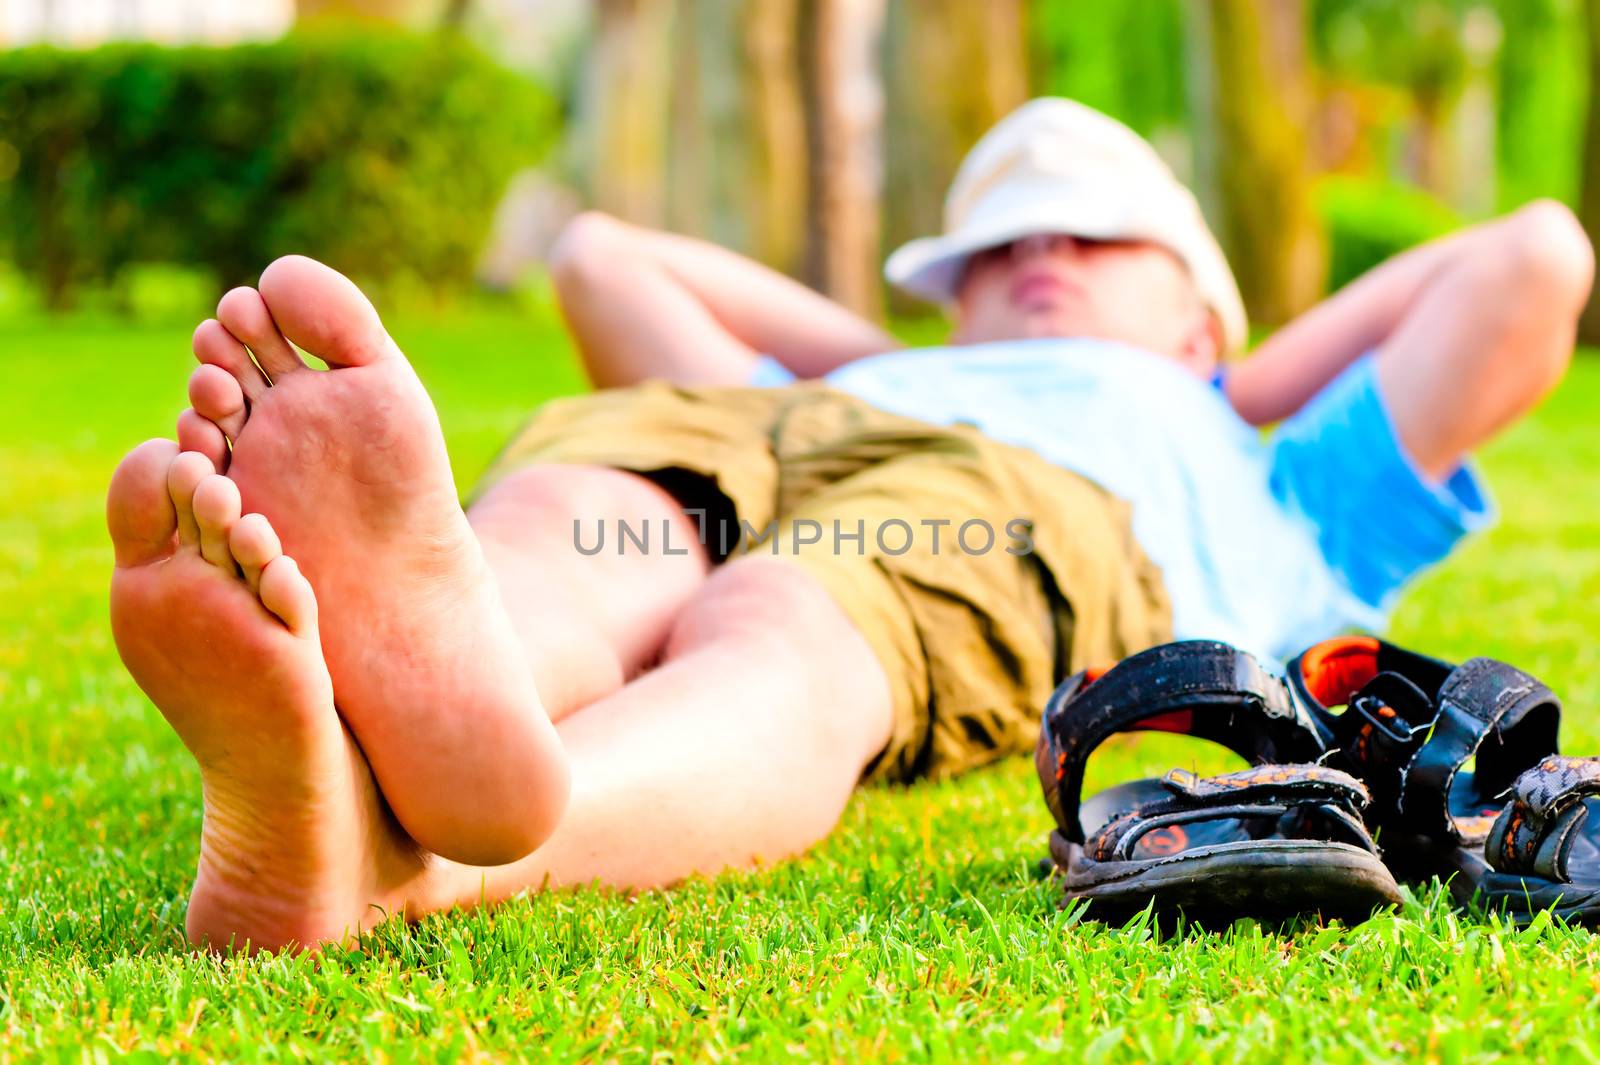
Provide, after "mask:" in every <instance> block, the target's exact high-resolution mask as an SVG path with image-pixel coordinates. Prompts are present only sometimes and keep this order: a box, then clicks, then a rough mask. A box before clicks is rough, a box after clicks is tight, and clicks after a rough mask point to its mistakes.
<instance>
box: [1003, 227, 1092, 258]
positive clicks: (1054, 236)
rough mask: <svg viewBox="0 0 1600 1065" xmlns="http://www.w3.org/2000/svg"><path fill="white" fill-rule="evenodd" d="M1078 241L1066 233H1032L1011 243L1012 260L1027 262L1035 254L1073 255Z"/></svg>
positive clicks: (1075, 252)
mask: <svg viewBox="0 0 1600 1065" xmlns="http://www.w3.org/2000/svg"><path fill="white" fill-rule="evenodd" d="M1077 250H1078V242H1077V241H1076V240H1075V239H1074V238H1073V237H1072V236H1070V235H1069V234H1066V233H1034V234H1032V235H1031V236H1026V237H1021V238H1019V239H1017V240H1015V241H1012V243H1011V258H1012V261H1013V262H1018V263H1023V262H1027V261H1028V260H1029V259H1032V258H1034V257H1036V256H1046V255H1075V254H1077Z"/></svg>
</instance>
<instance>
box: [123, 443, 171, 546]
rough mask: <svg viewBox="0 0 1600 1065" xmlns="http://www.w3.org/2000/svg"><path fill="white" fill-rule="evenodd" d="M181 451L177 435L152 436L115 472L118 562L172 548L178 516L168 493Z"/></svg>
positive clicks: (131, 452) (129, 455)
mask: <svg viewBox="0 0 1600 1065" xmlns="http://www.w3.org/2000/svg"><path fill="white" fill-rule="evenodd" d="M177 454H178V445H176V444H174V443H173V442H172V441H171V440H147V441H145V442H144V443H142V444H140V445H139V446H138V447H136V448H134V449H133V450H132V451H130V452H129V453H128V457H127V458H125V459H123V460H122V463H121V464H120V465H119V466H118V467H117V472H116V473H114V474H112V475H111V490H110V491H109V492H107V493H106V528H108V529H109V530H110V531H111V543H112V545H113V546H114V547H115V548H116V553H117V565H119V566H140V565H143V564H145V563H146V562H153V561H155V560H156V559H158V558H165V557H167V556H168V555H170V554H171V553H172V536H173V534H174V533H176V532H177V531H178V516H177V512H176V511H175V510H174V509H173V506H172V497H171V496H169V495H168V494H167V470H168V468H169V467H170V466H171V465H172V460H173V458H174V457H175V456H176V455H177Z"/></svg>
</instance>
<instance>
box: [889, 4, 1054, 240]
mask: <svg viewBox="0 0 1600 1065" xmlns="http://www.w3.org/2000/svg"><path fill="white" fill-rule="evenodd" d="M1024 21H1025V19H1024V7H1023V0H986V2H983V3H973V2H971V0H891V2H890V5H889V29H888V42H887V48H886V49H885V51H886V55H887V61H886V74H885V79H884V80H885V82H886V86H887V89H886V91H887V96H888V111H889V114H891V115H893V116H894V118H893V121H892V122H890V123H888V126H887V129H886V130H885V134H884V139H885V190H886V194H885V196H884V207H883V210H884V231H885V236H886V238H887V240H886V244H888V245H889V246H890V247H893V246H895V245H898V244H900V243H902V242H903V241H906V240H909V239H911V238H912V237H919V236H927V235H928V234H931V233H936V232H938V231H939V229H940V227H941V225H942V224H943V213H944V212H943V208H944V194H945V190H946V189H947V188H949V186H950V179H951V178H952V177H954V176H955V172H956V168H957V167H958V166H959V165H960V163H961V158H962V156H964V155H965V154H966V153H967V150H968V149H970V148H971V147H972V145H973V143H974V142H975V141H976V140H977V139H978V138H979V137H981V136H983V134H984V132H985V131H987V130H988V129H989V127H990V126H993V125H994V124H995V123H996V122H997V121H999V120H1000V119H1001V118H1003V117H1004V116H1005V115H1006V114H1008V113H1009V112H1011V111H1012V110H1013V109H1014V108H1016V107H1018V106H1019V105H1021V104H1022V103H1023V102H1024V101H1025V100H1026V99H1027V96H1028V56H1027V47H1026V41H1025V38H1024V33H1023V26H1024ZM957 71H959V72H960V74H959V76H952V73H953V72H957Z"/></svg>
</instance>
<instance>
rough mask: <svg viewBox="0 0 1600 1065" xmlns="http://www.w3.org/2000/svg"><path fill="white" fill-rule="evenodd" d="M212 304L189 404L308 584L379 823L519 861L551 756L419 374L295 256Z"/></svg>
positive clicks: (556, 789)
mask: <svg viewBox="0 0 1600 1065" xmlns="http://www.w3.org/2000/svg"><path fill="white" fill-rule="evenodd" d="M217 313H218V317H219V318H220V322H218V321H207V322H205V323H202V324H201V326H200V328H199V329H198V330H196V332H195V354H196V356H197V357H198V358H199V359H200V361H201V362H202V363H203V364H204V365H202V366H201V367H200V368H199V369H198V370H197V371H196V372H195V375H194V377H193V378H191V380H190V398H191V401H192V402H193V403H194V405H195V409H196V411H198V412H199V414H200V415H202V416H203V418H204V419H205V420H206V421H208V422H211V423H214V424H215V425H217V426H220V428H221V430H222V432H223V433H225V434H226V435H227V437H228V438H229V439H230V440H231V441H232V442H233V450H232V454H231V458H229V459H228V461H229V463H230V464H229V466H228V476H229V478H231V479H232V480H233V481H234V482H236V483H237V484H238V486H239V490H240V492H241V493H242V495H243V499H244V503H245V505H246V506H247V507H248V509H250V510H256V511H260V512H261V513H263V514H266V515H268V516H269V517H270V518H271V519H272V523H273V526H274V527H275V528H276V529H277V531H278V533H279V535H280V536H282V538H283V544H284V547H285V549H286V550H287V551H288V552H289V553H290V554H292V555H293V556H294V557H295V558H296V559H298V560H299V562H300V564H301V565H302V566H303V567H304V569H305V575H306V577H307V578H308V579H309V580H310V582H311V585H312V587H314V588H315V589H316V591H317V598H318V600H319V602H320V604H321V611H322V648H323V652H324V653H325V655H326V656H327V664H328V670H329V672H330V673H331V674H332V676H333V681H334V686H335V689H336V690H337V692H338V700H339V712H340V713H341V714H342V715H343V717H344V719H345V721H346V722H348V724H349V726H350V729H351V731H352V732H354V733H355V736H356V738H357V740H359V741H360V744H361V747H362V750H363V751H364V752H365V754H366V757H367V760H368V761H369V762H370V764H371V766H372V771H373V773H374V774H375V775H376V776H377V779H378V784H379V787H380V789H381V790H382V792H383V794H384V796H385V797H386V798H387V799H388V801H389V803H390V805H391V806H392V808H393V809H394V812H395V815H396V817H398V818H399V821H400V823H401V825H403V826H404V827H405V829H406V831H407V832H408V833H410V835H411V836H412V837H414V838H415V839H416V840H417V841H418V842H419V843H421V844H422V845H423V846H424V847H426V848H427V849H428V850H430V851H434V852H436V853H439V854H442V855H444V856H446V857H448V858H451V859H454V860H456V861H461V862H468V863H472V864H475V865H497V864H501V863H505V862H510V861H513V860H515V859H516V858H519V857H521V856H522V855H524V854H527V853H528V852H530V851H532V850H533V849H534V848H536V847H537V846H538V845H539V844H540V843H542V842H543V841H544V840H545V839H546V837H548V836H549V834H550V833H551V832H552V831H553V830H554V828H555V826H556V823H557V821H558V819H559V817H560V815H561V812H562V809H563V808H564V806H565V803H566V799H567V795H568V786H569V781H568V771H567V764H566V759H565V755H564V753H563V752H562V749H561V745H560V741H559V739H558V738H557V736H556V732H555V729H554V728H553V727H552V725H551V723H550V720H549V717H548V716H547V715H546V713H545V711H544V709H543V707H542V705H541V704H540V701H539V698H538V694H537V692H536V691H535V689H534V684H533V676H532V673H531V671H530V669H529V666H528V663H527V660H526V658H525V657H524V654H523V651H522V648H521V646H520V644H519V643H518V641H517V637H516V634H515V631H514V630H513V628H512V624H511V621H510V619H509V618H508V617H507V616H506V613H505V609H504V607H503V606H502V604H501V602H500V598H499V592H498V589H497V587H496V585H495V584H494V582H493V580H492V578H491V576H490V573H489V570H488V567H487V565H486V563H485V562H484V558H483V552H482V550H481V549H480V548H479V545H478V541H477V539H476V538H475V537H474V535H473V533H472V531H471V528H470V527H469V526H468V524H467V520H466V515H465V514H464V513H463V512H462V510H461V506H460V503H459V500H458V499H457V496H456V490H455V483H454V480H453V478H452V476H451V473H450V463H449V459H448V457H447V455H446V453H445V446H444V437H443V434H442V433H441V431H440V429H439V420H438V416H437V415H436V414H435V412H434V409H433V404H432V402H431V401H430V400H429V399H428V395H427V393H426V391H424V390H423V387H422V384H421V382H419V381H418V380H417V377H416V374H415V373H414V372H413V371H412V369H411V366H410V364H409V363H407V362H406V360H405V357H404V356H403V355H401V353H400V351H399V349H398V348H397V347H395V345H394V343H393V342H392V341H391V340H390V339H389V336H388V334H387V333H386V332H385V331H384V329H383V325H382V323H380V322H379V320H378V316H377V313H376V312H375V311H374V310H373V308H372V305H371V304H370V303H368V302H367V300H366V298H365V297H364V296H362V295H361V293H360V291H359V290H358V289H357V288H356V287H355V285H353V284H351V282H350V281H349V280H348V279H346V278H345V277H343V276H342V275H340V274H338V273H336V272H334V271H333V270H330V269H328V268H327V267H325V266H323V265H321V264H319V263H316V262H313V261H311V260H309V259H305V258H301V257H298V256H291V257H288V258H284V259H279V260H278V261H277V262H275V263H273V264H272V265H271V266H270V267H268V268H267V271H266V273H264V274H263V275H262V278H261V287H260V290H259V292H258V291H257V290H255V289H248V288H244V289H235V290H234V291H232V292H230V293H228V295H227V296H225V297H223V300H222V303H221V305H220V306H219V308H218V312H217ZM290 341H293V344H294V345H298V346H299V347H300V348H301V349H303V350H305V351H307V352H310V353H311V354H313V355H316V356H318V357H319V358H321V359H322V360H324V361H325V362H327V363H328V365H329V366H330V367H331V369H329V370H328V371H326V372H318V371H315V370H312V369H310V368H308V367H307V366H306V365H305V364H304V363H303V362H302V361H301V359H300V356H299V354H298V352H296V350H295V347H294V346H292V345H291V344H290ZM246 346H248V349H249V351H248V352H247V350H246ZM251 352H253V353H254V356H255V361H254V362H252V361H251V357H250V353H251ZM257 364H259V368H258V365H257ZM197 439H198V437H197Z"/></svg>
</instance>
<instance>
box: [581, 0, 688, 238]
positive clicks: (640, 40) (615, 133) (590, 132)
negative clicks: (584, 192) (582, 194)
mask: <svg viewBox="0 0 1600 1065" xmlns="http://www.w3.org/2000/svg"><path fill="white" fill-rule="evenodd" d="M595 10H596V19H597V24H596V31H595V43H594V52H593V58H592V60H591V62H590V63H589V64H588V70H587V75H588V82H587V84H586V85H585V87H584V93H583V100H582V103H581V104H580V110H581V111H582V112H583V115H582V121H581V122H580V124H579V126H578V128H579V129H580V130H582V131H583V132H582V134H581V136H582V137H583V138H584V140H583V142H582V143H581V145H580V151H581V152H582V155H583V160H582V166H581V169H582V170H583V172H584V173H585V175H586V176H587V182H586V183H587V185H588V192H589V198H590V200H591V202H593V203H594V205H595V206H597V207H599V208H600V209H601V210H604V211H608V212H610V213H612V214H614V215H617V216H618V217H621V218H626V219H628V220H629V221H633V222H638V223H640V224H641V225H649V226H659V225H661V224H662V221H663V218H664V212H663V202H664V197H663V186H664V183H665V176H666V175H665V166H664V162H665V136H666V129H667V123H668V117H669V109H668V106H667V101H668V97H669V95H670V93H669V92H668V75H667V70H666V51H667V49H666V46H665V38H666V35H667V24H666V21H665V20H667V19H668V18H670V16H671V8H670V4H669V3H668V2H667V0H598V2H597V4H596V9H595Z"/></svg>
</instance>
